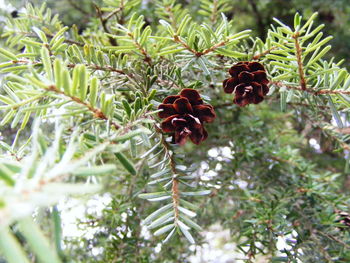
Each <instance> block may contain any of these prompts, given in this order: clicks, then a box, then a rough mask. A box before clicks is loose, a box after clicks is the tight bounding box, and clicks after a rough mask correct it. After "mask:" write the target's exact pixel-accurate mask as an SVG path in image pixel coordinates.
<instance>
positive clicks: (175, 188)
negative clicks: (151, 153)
mask: <svg viewBox="0 0 350 263" xmlns="http://www.w3.org/2000/svg"><path fill="white" fill-rule="evenodd" d="M154 127H155V129H156V131H157V132H158V133H159V134H160V135H161V143H162V145H163V146H164V148H165V151H166V155H167V157H168V158H169V160H170V169H171V171H172V174H173V177H172V188H171V192H172V200H173V208H174V218H175V224H177V220H178V219H179V202H180V192H179V180H178V179H177V171H176V163H175V160H174V153H173V152H172V151H171V149H170V145H169V143H168V142H167V141H166V140H165V137H164V135H163V133H162V130H161V129H160V128H158V127H157V125H154Z"/></svg>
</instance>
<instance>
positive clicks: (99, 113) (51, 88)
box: [46, 85, 120, 129]
mask: <svg viewBox="0 0 350 263" xmlns="http://www.w3.org/2000/svg"><path fill="white" fill-rule="evenodd" d="M46 90H48V91H53V92H55V93H57V94H61V95H64V96H66V97H68V98H70V99H71V100H72V101H74V102H76V103H78V104H80V105H83V106H85V107H86V108H88V110H89V111H90V112H92V113H93V115H94V117H96V118H98V119H102V120H106V121H110V123H111V125H112V126H113V127H114V128H115V129H119V128H120V126H119V125H118V124H117V123H115V122H113V121H112V120H110V119H109V118H108V117H107V116H106V115H105V114H104V113H103V112H102V110H100V109H98V108H94V107H93V106H91V105H90V104H88V103H86V102H85V101H82V100H81V99H80V98H78V97H75V96H72V95H68V94H66V93H64V92H63V91H61V90H59V89H57V87H56V86H55V85H50V86H48V87H47V89H46Z"/></svg>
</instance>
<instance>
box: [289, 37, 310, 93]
mask: <svg viewBox="0 0 350 263" xmlns="http://www.w3.org/2000/svg"><path fill="white" fill-rule="evenodd" d="M292 37H293V38H294V44H295V55H296V58H297V63H298V72H299V79H300V86H301V88H302V90H306V89H307V88H306V85H307V81H306V78H305V73H304V66H303V57H302V49H301V46H300V43H299V32H296V33H295V34H294V35H293V36H292Z"/></svg>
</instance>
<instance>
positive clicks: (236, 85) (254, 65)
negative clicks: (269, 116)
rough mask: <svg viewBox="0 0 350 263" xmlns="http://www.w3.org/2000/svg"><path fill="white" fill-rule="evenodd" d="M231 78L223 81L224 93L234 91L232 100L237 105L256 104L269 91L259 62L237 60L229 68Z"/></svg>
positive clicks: (263, 70)
mask: <svg viewBox="0 0 350 263" xmlns="http://www.w3.org/2000/svg"><path fill="white" fill-rule="evenodd" d="M229 73H230V75H231V78H228V79H225V80H224V82H223V87H224V91H225V92H226V93H232V92H234V93H235V97H234V99H233V102H234V103H235V104H237V105H238V106H241V107H243V106H245V105H247V104H251V103H254V104H258V103H260V102H262V101H263V100H264V96H265V95H266V94H267V93H268V92H269V88H268V86H267V84H268V83H269V81H268V79H267V76H266V71H265V68H264V66H263V65H262V64H260V63H259V62H238V63H237V64H236V65H234V66H232V67H231V68H230V70H229Z"/></svg>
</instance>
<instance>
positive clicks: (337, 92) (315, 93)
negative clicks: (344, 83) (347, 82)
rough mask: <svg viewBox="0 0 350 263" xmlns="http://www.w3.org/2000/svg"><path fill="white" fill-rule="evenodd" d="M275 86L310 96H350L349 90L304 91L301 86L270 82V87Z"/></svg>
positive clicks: (309, 89) (310, 89) (311, 89)
mask: <svg viewBox="0 0 350 263" xmlns="http://www.w3.org/2000/svg"><path fill="white" fill-rule="evenodd" d="M271 84H274V85H276V86H278V87H286V88H287V89H295V90H299V91H305V92H308V93H310V94H313V95H315V96H317V95H323V94H346V95H350V91H349V90H331V89H321V90H315V89H313V88H308V89H303V87H301V86H290V85H285V84H284V83H282V82H279V81H277V82H270V85H271Z"/></svg>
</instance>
